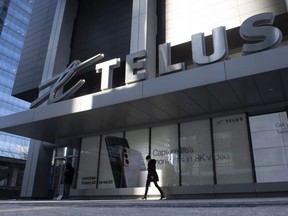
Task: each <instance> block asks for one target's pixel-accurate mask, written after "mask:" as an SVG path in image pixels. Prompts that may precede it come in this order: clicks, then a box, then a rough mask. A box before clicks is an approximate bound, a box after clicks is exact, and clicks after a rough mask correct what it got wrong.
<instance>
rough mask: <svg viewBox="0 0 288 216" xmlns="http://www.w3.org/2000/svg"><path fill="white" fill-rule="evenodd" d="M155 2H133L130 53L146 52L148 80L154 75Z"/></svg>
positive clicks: (140, 0)
mask: <svg viewBox="0 0 288 216" xmlns="http://www.w3.org/2000/svg"><path fill="white" fill-rule="evenodd" d="M156 2H157V1H155V0H133V12H132V26H131V43H130V53H135V52H137V51H141V50H147V57H148V58H147V61H146V62H147V67H146V68H147V69H146V72H147V75H148V79H151V78H154V77H155V75H156V34H157V15H156V6H157V3H156Z"/></svg>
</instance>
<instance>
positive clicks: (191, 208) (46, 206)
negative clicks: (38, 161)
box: [0, 197, 288, 216]
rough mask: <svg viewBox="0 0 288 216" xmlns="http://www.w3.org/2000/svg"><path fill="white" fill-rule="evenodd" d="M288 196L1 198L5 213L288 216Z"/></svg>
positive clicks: (0, 209) (0, 208)
mask: <svg viewBox="0 0 288 216" xmlns="http://www.w3.org/2000/svg"><path fill="white" fill-rule="evenodd" d="M287 214H288V197H278V198H242V199H189V200H188V199H187V200H177V199H175V200H169V199H167V200H161V201H160V200H152V199H150V200H147V201H142V200H59V201H57V200H52V201H24V200H23V201H21V200H7V201H3V200H2V201H0V215H1V216H12V215H13V216H15V215H17V216H22V215H29V216H34V215H35V216H36V215H37V216H38V215H41V216H50V215H51V216H52V215H53V216H54V215H57V216H68V215H73V216H82V215H83V216H88V215H101V216H112V215H113V216H114V215H125V216H138V215H139V216H144V215H145V216H146V215H152V216H154V215H155V216H160V215H161V216H162V215H165V216H170V215H171V216H172V215H173V216H175V215H176V216H182V215H183V216H184V215H185V216H187V215H197V216H204V215H205V216H206V215H207V216H208V215H209V216H210V215H213V216H220V215H221V216H224V215H227V216H228V215H229V216H234V215H235V216H239V215H245V216H250V215H251V216H252V215H253V216H266V215H267V216H284V215H285V216H286V215H287Z"/></svg>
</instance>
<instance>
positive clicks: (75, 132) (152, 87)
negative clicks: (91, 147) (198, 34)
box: [0, 46, 288, 144]
mask: <svg viewBox="0 0 288 216" xmlns="http://www.w3.org/2000/svg"><path fill="white" fill-rule="evenodd" d="M287 56H288V46H285V47H280V48H275V49H271V50H267V51H264V52H260V53H256V54H251V55H247V56H243V57H238V58H235V59H231V60H226V61H222V62H219V63H215V64H210V65H206V66H201V67H197V68H193V69H189V70H186V71H182V72H177V73H174V74H169V75H165V76H161V77H157V78H154V79H150V80H145V81H143V82H139V83H135V84H129V85H126V86H122V87H117V88H114V89H111V90H106V91H102V92H97V93H93V94H89V95H85V96H82V97H78V98H73V99H70V100H66V101H62V102H58V103H54V104H51V105H46V106H42V107H38V108H34V109H31V110H28V111H24V112H20V113H16V114H13V115H9V116H4V117H1V118H0V130H1V131H4V132H8V133H12V134H16V135H20V136H25V137H29V138H33V139H37V140H42V141H45V142H50V143H55V144H57V143H59V140H65V139H69V138H77V137H83V136H86V135H89V134H96V133H105V132H109V131H113V130H122V129H123V130H124V129H131V128H137V127H148V126H151V125H155V124H159V123H161V122H163V123H164V122H166V123H169V122H175V121H176V122H179V121H182V120H187V119H197V118H207V117H211V116H214V115H219V114H222V115H228V114H229V113H233V112H252V113H253V112H255V113H256V112H259V111H263V112H264V111H265V112H269V111H273V110H279V109H283V108H284V107H285V106H287V99H288V87H287V84H288V61H287Z"/></svg>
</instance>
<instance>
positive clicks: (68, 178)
mask: <svg viewBox="0 0 288 216" xmlns="http://www.w3.org/2000/svg"><path fill="white" fill-rule="evenodd" d="M67 165H68V164H67ZM64 176H65V178H64V183H65V184H72V182H73V177H74V168H73V167H72V166H71V165H68V166H67V167H66V170H65V172H64Z"/></svg>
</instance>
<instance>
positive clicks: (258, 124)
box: [249, 112, 288, 183]
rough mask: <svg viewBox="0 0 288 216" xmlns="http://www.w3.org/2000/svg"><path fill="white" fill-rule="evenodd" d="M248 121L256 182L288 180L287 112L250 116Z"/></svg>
mask: <svg viewBox="0 0 288 216" xmlns="http://www.w3.org/2000/svg"><path fill="white" fill-rule="evenodd" d="M249 121H250V128H251V139H252V147H253V155H254V161H255V170H256V179H257V182H259V183H267V182H284V181H288V121H287V113H286V112H279V113H271V114H266V115H259V116H252V117H250V119H249Z"/></svg>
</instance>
